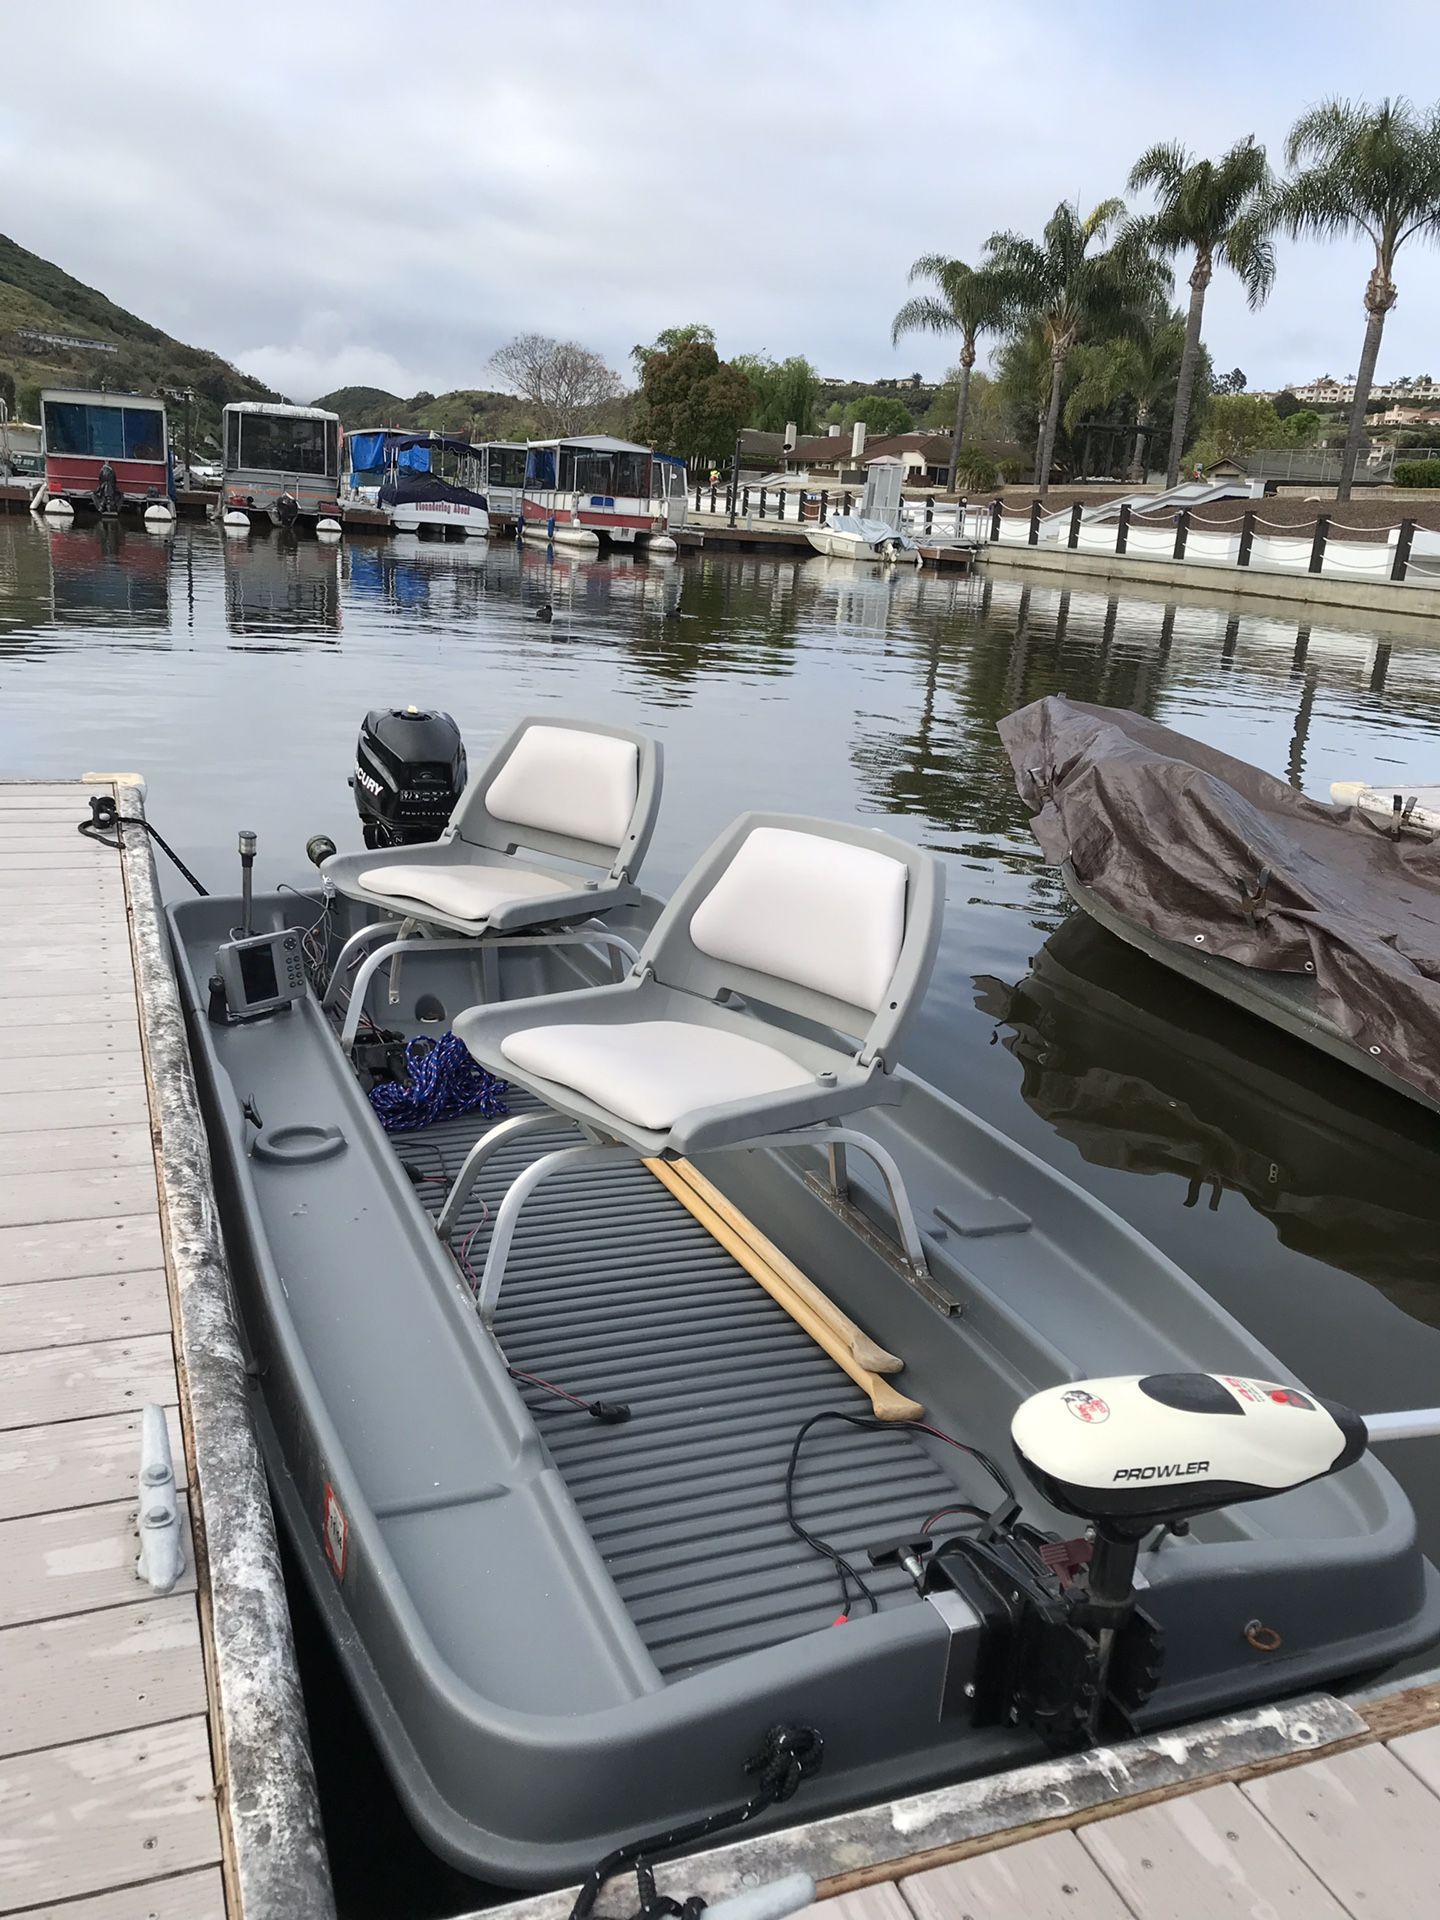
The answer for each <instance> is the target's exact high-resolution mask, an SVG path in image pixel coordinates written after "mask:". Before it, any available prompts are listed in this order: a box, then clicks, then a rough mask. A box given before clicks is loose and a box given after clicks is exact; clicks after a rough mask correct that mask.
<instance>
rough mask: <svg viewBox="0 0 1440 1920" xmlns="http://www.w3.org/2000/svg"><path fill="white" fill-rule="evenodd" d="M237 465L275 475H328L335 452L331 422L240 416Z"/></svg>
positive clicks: (255, 414) (282, 415) (264, 414)
mask: <svg viewBox="0 0 1440 1920" xmlns="http://www.w3.org/2000/svg"><path fill="white" fill-rule="evenodd" d="M232 418H236V419H238V420H239V422H240V459H239V461H238V462H237V465H239V466H241V467H246V468H257V469H261V470H269V471H272V472H278V473H319V474H325V473H331V472H333V471H334V467H333V464H332V465H331V466H327V465H326V461H327V459H329V460H330V461H331V462H332V463H333V460H334V450H335V423H334V421H333V420H293V419H289V418H287V417H286V416H285V415H284V414H272V413H242V414H238V415H232Z"/></svg>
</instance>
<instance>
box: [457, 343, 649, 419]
mask: <svg viewBox="0 0 1440 1920" xmlns="http://www.w3.org/2000/svg"><path fill="white" fill-rule="evenodd" d="M490 365H491V366H492V367H493V368H494V369H495V372H496V374H497V376H498V377H499V379H500V380H501V381H502V382H503V384H504V385H505V386H507V387H509V388H510V390H511V392H512V393H516V394H518V395H519V397H520V398H521V399H522V400H523V401H524V402H525V404H526V406H527V407H529V408H530V409H531V410H532V412H533V413H534V416H535V425H536V427H537V429H538V431H539V432H540V433H541V434H543V435H549V434H562V433H574V432H576V431H577V429H579V428H581V427H583V426H585V425H586V424H587V419H588V416H589V415H590V414H591V413H592V412H593V410H594V409H595V408H596V407H598V406H600V405H601V404H602V402H604V401H606V400H613V399H615V398H616V397H617V396H618V395H619V394H620V393H621V392H622V391H623V389H622V386H621V382H620V376H619V374H617V373H615V372H613V371H612V370H611V369H610V368H609V367H607V366H606V364H605V362H604V360H603V359H602V358H601V356H600V355H599V354H598V353H591V352H590V350H589V348H588V347H581V346H577V345H576V343H575V342H574V341H573V340H550V339H547V338H546V336H545V335H544V334H543V333H521V334H517V335H516V336H515V338H514V339H513V340H510V341H507V342H506V344H505V345H504V346H503V347H501V348H500V349H499V350H498V351H497V352H496V353H495V354H494V355H493V356H492V357H491V361H490Z"/></svg>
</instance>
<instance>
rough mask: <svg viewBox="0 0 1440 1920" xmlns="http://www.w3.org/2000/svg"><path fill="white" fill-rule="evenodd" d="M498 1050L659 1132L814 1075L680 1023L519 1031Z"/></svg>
mask: <svg viewBox="0 0 1440 1920" xmlns="http://www.w3.org/2000/svg"><path fill="white" fill-rule="evenodd" d="M500 1051H501V1053H503V1054H504V1056H505V1058H506V1059H507V1060H508V1061H509V1062H510V1063H511V1065H512V1066H515V1067H518V1068H519V1069H520V1071H521V1072H522V1073H535V1074H539V1075H540V1077H541V1078H542V1079H545V1080H555V1081H558V1082H559V1084H560V1085H561V1086H562V1087H573V1088H574V1090H575V1092H576V1093H583V1094H584V1095H585V1097H586V1098H587V1099H589V1100H593V1101H595V1103H596V1104H597V1105H598V1106H602V1107H604V1108H605V1109H606V1110H607V1112H610V1113H613V1114H614V1115H615V1116H616V1117H617V1118H618V1119H621V1120H628V1121H629V1122H630V1124H631V1125H632V1126H636V1127H646V1128H649V1129H650V1130H651V1131H653V1132H657V1133H658V1132H663V1131H664V1129H665V1128H666V1127H669V1126H673V1125H674V1123H675V1121H677V1120H678V1119H679V1118H680V1116H681V1114H682V1113H693V1112H694V1111H695V1110H696V1108H698V1107H718V1106H722V1105H724V1104H725V1103H727V1102H728V1101H731V1100H744V1099H747V1098H755V1097H757V1096H758V1095H760V1094H765V1093H779V1092H781V1091H783V1089H784V1088H786V1087H806V1086H810V1085H812V1084H813V1083H814V1078H815V1076H814V1075H813V1074H811V1073H808V1072H807V1071H806V1070H805V1068H804V1067H802V1066H799V1065H798V1064H797V1063H796V1062H795V1061H794V1060H792V1059H791V1058H790V1057H789V1055H788V1054H784V1053H781V1052H780V1050H779V1049H778V1048H777V1047H767V1046H766V1045H765V1043H764V1041H763V1040H751V1039H749V1038H747V1036H746V1035H745V1034H743V1033H729V1032H726V1031H725V1030H724V1029H723V1028H719V1027H699V1026H692V1025H691V1024H690V1023H689V1022H688V1021H684V1020H636V1021H633V1022H630V1023H626V1024H624V1025H618V1026H603V1027H599V1026H595V1027H590V1026H573V1027H525V1028H523V1029H522V1030H521V1031H520V1032H519V1033H512V1034H508V1035H507V1036H506V1037H505V1039H504V1040H502V1041H501V1043H500Z"/></svg>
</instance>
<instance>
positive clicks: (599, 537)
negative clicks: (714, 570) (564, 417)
mask: <svg viewBox="0 0 1440 1920" xmlns="http://www.w3.org/2000/svg"><path fill="white" fill-rule="evenodd" d="M676 468H678V469H679V482H678V493H676V492H673V491H672V488H674V486H675V479H674V474H675V470H676ZM657 488H659V489H660V491H659V492H658V494H657V491H656V490H657ZM677 499H678V510H677V507H676V504H675V503H676V501H677ZM521 509H522V512H523V514H524V521H525V533H526V535H527V536H528V537H530V538H533V539H539V540H553V541H554V542H555V543H556V545H558V546H567V547H587V548H589V549H591V550H592V551H593V550H594V549H595V548H596V547H598V546H599V545H600V543H601V542H602V541H604V542H606V543H607V544H609V545H612V546H627V547H629V546H635V545H636V544H637V543H638V544H643V545H657V544H659V543H662V542H666V543H668V542H669V531H670V528H671V527H672V526H676V525H679V524H681V521H682V520H683V516H684V509H685V468H684V464H683V463H682V462H679V461H674V460H669V459H666V458H663V457H660V456H657V455H656V454H655V453H654V451H653V450H652V449H651V448H649V447H641V446H637V445H635V443H634V442H633V441H630V440H614V439H612V438H611V437H610V435H609V434H603V433H602V434H593V435H590V436H587V437H579V436H577V437H574V438H567V439H560V440H532V441H531V442H530V445H529V449H528V451H527V453H526V457H525V494H524V498H523V500H522V502H521ZM670 544H673V543H670Z"/></svg>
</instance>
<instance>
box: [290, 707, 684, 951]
mask: <svg viewBox="0 0 1440 1920" xmlns="http://www.w3.org/2000/svg"><path fill="white" fill-rule="evenodd" d="M660 788H661V754H660V748H659V746H658V745H657V744H656V743H655V742H654V741H653V740H650V739H647V738H646V737H645V735H643V734H639V733H634V732H632V731H631V730H630V729H629V728H626V727H611V726H605V725H602V724H601V723H600V722H598V721H593V720H571V719H545V718H541V717H538V716H535V715H531V716H529V717H527V718H526V719H524V720H521V721H520V722H519V723H518V724H517V725H516V726H515V727H514V728H513V729H512V730H511V732H510V733H509V734H508V735H507V736H506V738H505V739H504V740H503V741H502V742H501V743H500V746H499V747H498V748H497V749H496V751H495V753H494V755H493V756H492V757H491V759H490V760H489V761H488V762H487V764H486V765H485V766H484V767H483V768H482V769H481V770H480V771H479V772H478V773H477V774H475V775H474V776H473V777H472V778H471V779H470V781H469V783H468V784H467V786H466V788H465V791H464V793H463V794H462V795H461V797H460V801H459V804H458V805H457V806H456V808H455V811H454V813H453V814H452V815H451V816H450V819H449V821H448V823H447V824H446V827H445V831H444V832H443V833H442V834H441V836H440V838H439V839H438V840H436V841H432V842H429V843H427V844H425V845H421V846H410V847H397V848H395V849H393V850H390V851H388V852H382V853H375V852H367V853H337V854H332V855H331V856H330V858H329V859H328V860H326V861H325V862H324V864H323V865H322V866H321V869H320V872H321V876H322V878H323V879H324V880H325V881H326V883H327V884H328V885H329V886H331V887H333V888H334V889H335V891H336V892H338V893H342V894H345V895H346V896H347V897H348V898H350V899H353V900H359V901H363V902H365V903H367V904H368V905H371V906H375V907H378V908H380V909H382V910H383V911H385V912H387V913H389V914H391V915H394V916H398V917H399V918H400V919H401V920H404V921H410V922H418V923H420V924H421V925H424V926H426V927H444V928H447V929H448V930H449V931H450V932H452V933H457V934H472V935H475V936H477V937H479V936H483V935H485V934H501V933H513V932H516V931H518V930H520V929H522V928H529V927H541V926H555V925H564V924H573V923H575V922H578V921H581V920H586V919H589V918H591V917H592V916H594V915H596V914H603V913H605V912H606V911H607V910H611V909H614V908H616V907H622V906H629V905H632V904H633V903H634V902H635V901H637V900H638V899H639V898H640V890H639V887H638V886H637V885H636V875H637V874H638V873H639V870H640V865H641V862H642V861H643V859H644V857H645V851H646V848H647V847H648V846H649V844H650V837H651V835H652V833H653V832H654V830H655V819H656V815H657V813H658V811H659V806H660Z"/></svg>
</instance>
